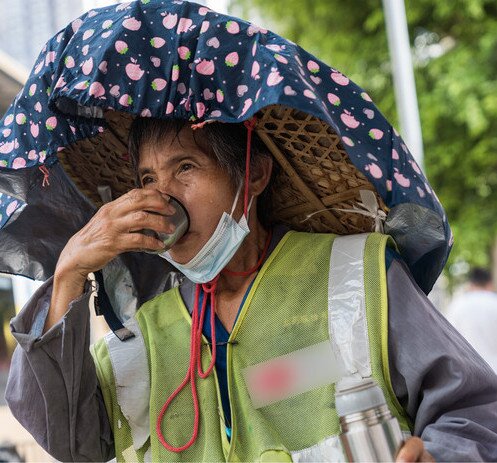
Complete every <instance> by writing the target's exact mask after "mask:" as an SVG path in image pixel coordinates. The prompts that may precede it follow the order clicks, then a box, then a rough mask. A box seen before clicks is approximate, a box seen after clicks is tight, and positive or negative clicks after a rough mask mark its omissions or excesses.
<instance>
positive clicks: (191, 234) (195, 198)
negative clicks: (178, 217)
mask: <svg viewBox="0 0 497 463" xmlns="http://www.w3.org/2000/svg"><path fill="white" fill-rule="evenodd" d="M200 137H201V131H199V133H198V134H197V138H198V139H199V138H200ZM155 145H156V146H155ZM138 178H139V179H140V183H141V186H142V187H143V188H152V189H156V190H158V191H160V192H161V193H164V194H168V195H171V196H174V197H175V198H177V199H178V200H179V201H180V202H181V203H182V204H183V205H184V206H185V208H186V210H187V211H188V214H189V216H190V228H189V231H188V233H187V234H186V235H185V236H184V237H183V238H181V239H180V240H179V241H178V242H177V243H176V244H175V245H174V246H173V247H172V248H171V249H170V250H169V253H170V254H171V257H172V258H173V259H174V260H175V261H176V262H178V263H181V264H184V263H186V262H188V261H189V260H191V259H192V258H193V257H194V256H195V255H196V254H197V253H198V252H199V251H200V249H201V248H202V247H203V245H204V244H205V243H206V242H207V240H208V239H209V238H210V237H211V235H212V234H213V233H214V230H215V229H216V227H217V224H218V222H219V219H220V218H221V216H222V214H223V212H228V213H229V212H230V211H231V207H232V205H233V201H234V198H235V195H236V191H235V188H234V187H233V185H232V182H231V179H230V177H229V175H228V173H227V172H226V171H225V170H223V169H222V168H221V167H220V166H219V165H218V163H217V161H216V160H215V158H213V157H212V156H210V155H209V154H208V152H207V147H205V148H201V147H200V146H199V145H198V144H197V143H196V142H195V139H194V137H193V131H192V129H191V128H190V127H189V126H187V125H185V127H184V128H183V129H182V130H181V132H180V133H179V135H178V136H176V135H175V133H172V134H171V135H170V136H168V137H167V138H166V139H165V140H164V141H163V142H162V143H158V144H153V143H149V144H147V143H146V144H144V145H142V146H141V148H140V158H139V162H138ZM241 203H242V200H239V201H238V204H237V208H236V210H235V214H234V215H235V218H236V219H238V218H239V217H240V216H241V213H242V204H241Z"/></svg>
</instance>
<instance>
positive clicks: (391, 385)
mask: <svg viewBox="0 0 497 463" xmlns="http://www.w3.org/2000/svg"><path fill="white" fill-rule="evenodd" d="M129 140H130V142H129V148H130V152H131V155H132V157H133V160H134V165H135V168H136V176H137V180H138V183H139V187H138V188H137V189H134V190H132V191H130V192H129V193H127V194H125V195H123V196H121V197H120V198H119V199H116V200H114V201H112V202H110V203H108V204H106V205H105V206H103V207H102V208H101V209H100V210H99V211H98V212H97V213H96V214H95V216H94V217H93V218H92V219H91V220H90V221H89V222H88V224H87V225H86V226H85V227H84V228H82V229H81V230H80V231H79V232H78V233H76V234H75V235H74V236H73V237H72V238H71V239H70V240H69V242H68V243H67V245H66V247H65V248H64V250H63V252H62V253H61V255H60V258H59V260H58V264H57V267H56V271H55V275H54V278H53V280H50V281H48V282H47V283H46V284H45V285H44V287H42V288H41V289H40V290H39V292H38V293H37V295H35V297H34V299H33V300H32V301H31V302H30V304H28V306H27V307H26V308H25V309H24V310H23V312H22V313H21V314H20V315H19V316H18V317H17V318H16V319H15V320H14V321H13V324H12V326H13V330H14V335H15V336H16V338H17V339H18V341H19V343H20V347H18V348H17V350H16V353H15V359H14V363H13V368H12V371H11V377H10V382H9V387H8V391H7V400H8V402H9V405H10V407H11V408H12V410H13V412H14V413H15V415H16V416H17V417H18V419H19V420H20V421H21V422H22V423H23V424H24V425H25V426H26V427H28V429H30V431H31V432H32V433H33V434H34V436H35V437H36V439H37V440H38V442H40V443H41V444H42V445H43V446H44V447H45V448H46V449H47V450H48V451H49V452H50V453H51V454H53V455H54V456H55V457H56V458H57V459H59V460H63V461H83V460H84V461H103V460H108V459H110V458H112V457H113V456H114V455H115V456H117V459H118V461H201V460H202V461H231V460H239V461H255V460H260V461H292V460H293V461H305V458H306V457H305V455H309V453H308V449H310V448H313V449H314V450H318V452H317V453H314V454H313V455H314V457H313V458H329V457H330V455H331V458H337V459H340V458H341V457H340V453H334V452H339V444H338V440H337V438H336V435H337V434H338V432H339V425H338V419H337V416H336V412H335V410H334V405H333V394H334V383H336V382H337V381H339V380H340V375H338V376H337V373H336V371H331V372H330V375H329V376H327V378H328V379H329V380H328V381H327V382H325V383H323V382H319V381H322V380H320V379H319V378H317V376H319V375H317V374H316V372H315V371H314V370H315V369H314V370H313V369H312V368H311V369H309V368H308V369H302V366H298V365H297V363H292V361H290V362H289V364H290V365H294V368H293V370H292V368H290V371H284V372H282V371H281V363H278V359H282V358H283V357H285V358H286V359H288V358H293V357H292V355H293V354H294V353H296V352H299V351H301V350H302V349H308V348H309V346H310V347H311V350H309V351H306V352H308V353H309V355H310V357H309V358H310V359H316V361H319V355H318V351H317V350H312V346H318V345H320V343H322V342H323V341H326V340H327V339H328V336H329V331H328V326H327V320H328V303H327V300H328V282H329V281H330V282H331V283H330V284H337V283H335V281H336V280H329V275H330V274H332V267H333V262H334V259H335V258H334V254H333V252H334V251H333V248H334V247H335V243H336V242H337V240H339V238H335V236H334V235H331V234H310V233H297V232H294V231H291V230H289V229H287V228H285V227H283V226H281V225H277V224H274V223H272V222H271V216H270V214H268V212H269V209H268V204H270V199H269V198H270V195H271V187H272V182H271V176H272V169H273V162H272V157H271V155H270V154H269V153H268V152H267V151H266V149H265V147H264V145H263V144H262V143H261V142H260V141H259V140H258V138H257V137H256V136H255V134H252V130H251V127H250V124H249V125H248V129H247V127H245V126H244V125H243V124H219V123H213V124H208V125H206V126H204V127H203V128H199V129H196V130H193V128H192V126H191V125H190V124H189V123H186V122H177V121H161V120H158V119H141V118H137V119H136V120H135V121H134V123H133V125H132V128H131V132H130V138H129ZM170 197H174V198H176V199H177V200H178V201H179V202H180V203H181V204H182V205H183V206H184V208H185V209H186V211H187V212H188V215H189V218H190V226H189V229H188V232H187V233H186V234H185V235H184V236H183V237H182V238H181V239H180V240H179V241H177V242H176V243H175V244H174V245H173V246H172V247H171V249H169V250H168V251H167V252H165V250H164V249H163V247H164V244H163V242H162V241H160V240H158V239H157V238H156V237H153V236H150V234H144V233H142V231H143V230H144V229H151V230H153V231H155V232H156V233H172V232H173V231H174V227H173V226H172V225H171V223H170V217H171V215H172V214H173V213H174V212H175V210H174V208H173V207H172V206H171V204H170V202H169V198H170ZM364 246H365V248H364V255H365V267H366V269H365V288H364V289H365V294H366V300H367V303H366V309H365V310H366V312H367V313H366V319H367V325H368V327H367V328H368V329H369V333H370V337H369V340H368V338H365V339H366V352H367V353H368V356H369V357H370V359H369V361H370V365H368V366H369V368H370V369H371V372H372V375H373V377H374V378H375V379H376V380H377V381H378V383H379V384H380V385H381V386H382V388H383V389H384V391H385V393H386V396H387V402H388V404H389V405H390V408H391V410H392V412H393V413H394V415H396V416H397V418H398V419H399V421H400V423H401V426H402V427H403V429H404V430H409V429H410V430H411V431H412V433H413V434H414V435H415V436H419V437H413V438H410V439H408V440H407V441H406V443H405V445H404V446H403V447H402V450H401V451H400V453H399V454H398V456H397V461H430V460H433V458H434V457H435V458H436V459H439V460H442V461H446V460H458V459H460V460H480V459H483V460H487V459H488V460H495V459H496V458H497V434H496V433H497V426H496V421H495V416H496V413H497V411H496V402H495V391H496V390H497V378H496V377H495V375H493V374H492V373H491V372H490V370H489V368H488V366H487V365H485V364H484V363H482V362H481V361H480V360H479V359H478V358H477V357H476V355H475V353H474V352H473V351H472V349H471V348H470V347H469V346H468V345H467V343H465V342H464V341H463V339H462V338H461V337H460V336H459V335H458V334H457V333H456V332H455V331H454V330H453V329H451V327H450V326H449V325H448V323H446V322H445V320H444V319H443V317H442V316H441V315H440V314H439V313H438V312H437V311H436V310H434V309H433V307H432V306H431V304H430V302H429V301H428V299H427V298H426V297H425V296H424V294H423V293H422V292H421V291H420V290H419V288H418V287H417V285H416V284H415V283H414V281H413V279H412V277H411V276H410V274H409V271H408V270H407V268H406V266H405V265H404V264H403V263H402V261H401V259H400V257H399V255H398V254H397V253H396V252H395V251H393V250H392V249H390V247H389V246H387V240H386V238H383V237H382V236H381V235H375V234H373V235H371V236H370V237H369V238H368V239H367V241H366V243H365V245H364ZM137 249H141V250H143V249H145V250H149V251H155V252H158V253H160V254H161V255H162V256H163V257H165V258H166V259H167V260H168V261H169V262H171V263H172V264H173V265H175V266H176V267H177V268H178V269H179V270H181V271H182V273H183V274H184V275H185V277H186V278H184V279H183V281H182V283H181V285H180V286H179V288H174V289H171V290H169V291H167V292H165V293H163V294H160V295H158V296H157V297H155V298H154V299H152V300H150V301H148V302H147V303H145V304H144V305H143V306H142V307H141V308H140V310H139V311H138V312H137V314H136V316H135V317H134V318H133V319H132V320H130V322H129V323H128V324H127V326H128V327H129V329H130V330H131V331H133V332H134V333H135V338H134V339H133V340H132V341H131V342H130V341H126V342H120V341H118V340H117V338H114V341H110V342H104V341H101V342H99V343H97V345H96V346H94V347H93V349H92V354H93V359H92V358H91V356H90V353H89V351H88V343H89V340H88V337H89V332H88V318H89V315H88V313H89V311H88V305H89V301H90V299H91V291H90V289H89V287H88V286H89V285H88V283H87V276H88V274H89V273H91V272H95V271H97V270H99V269H101V268H103V267H104V266H105V265H106V264H107V263H108V262H109V261H111V260H112V259H113V258H115V257H116V256H118V255H119V254H121V253H123V252H126V251H131V250H137ZM304 269H305V271H304ZM385 270H386V278H384V279H382V278H381V274H382V272H385ZM333 275H335V274H333ZM382 291H383V294H384V296H385V297H386V299H385V304H387V306H388V311H386V307H385V306H384V305H382V304H381V303H380V302H374V301H375V300H378V301H379V300H380V299H381V296H380V294H381V293H382ZM380 312H382V313H384V314H387V317H385V319H384V320H383V322H381V321H379V316H378V314H379V313H380ZM296 315H297V316H296ZM382 323H383V325H382ZM382 330H383V332H385V333H386V332H388V336H387V337H383V338H382V339H381V340H380V339H379V338H380V336H379V334H377V335H376V337H375V336H374V335H373V336H372V334H374V333H380V332H382ZM41 331H43V333H42V332H41ZM111 336H113V335H111ZM359 341H361V340H359ZM367 343H369V346H368V344H367ZM289 355H290V357H288V356H289ZM329 363H330V364H331V363H332V362H329ZM278 368H279V370H278ZM319 369H322V370H323V371H326V372H327V370H328V369H331V367H329V365H328V363H327V362H324V363H321V367H320V368H319ZM274 371H277V372H278V373H277V374H271V373H272V372H274ZM313 375H315V376H316V378H314V377H313ZM333 375H335V376H333ZM304 376H305V381H303V377H304ZM321 377H322V375H321ZM302 383H305V384H304V385H303V386H302ZM21 391H22V394H21ZM26 401H28V402H29V404H30V405H29V406H27V402H26ZM320 448H321V449H322V452H323V453H319V449H320ZM324 449H327V452H328V453H327V457H325V456H324V455H325V453H324V451H325V450H324ZM306 452H307V453H306ZM330 452H331V453H330ZM316 455H322V457H319V456H316ZM307 458H309V457H307Z"/></svg>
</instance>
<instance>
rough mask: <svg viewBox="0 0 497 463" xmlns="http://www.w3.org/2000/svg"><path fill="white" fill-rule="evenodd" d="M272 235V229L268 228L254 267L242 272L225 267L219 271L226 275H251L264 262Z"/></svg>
mask: <svg viewBox="0 0 497 463" xmlns="http://www.w3.org/2000/svg"><path fill="white" fill-rule="evenodd" d="M272 236H273V231H272V230H269V233H268V234H267V238H266V244H265V245H264V249H263V251H262V254H261V256H260V257H259V260H258V261H257V264H255V266H254V267H252V268H250V269H248V270H245V271H242V272H235V271H234V270H228V269H227V268H225V269H223V270H222V272H221V273H224V274H226V275H232V276H235V277H246V276H248V275H252V273H254V272H256V271H257V270H258V269H259V268H260V266H261V265H262V263H263V262H264V259H265V258H266V255H267V250H268V249H269V245H270V244H271V238H272Z"/></svg>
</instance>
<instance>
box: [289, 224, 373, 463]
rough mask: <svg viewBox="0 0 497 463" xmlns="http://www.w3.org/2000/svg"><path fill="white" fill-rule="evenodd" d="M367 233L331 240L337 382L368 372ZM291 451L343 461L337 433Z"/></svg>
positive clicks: (309, 458) (305, 457) (300, 458)
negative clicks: (341, 373)
mask: <svg viewBox="0 0 497 463" xmlns="http://www.w3.org/2000/svg"><path fill="white" fill-rule="evenodd" d="M367 237H368V234H367V233H364V234H360V235H349V236H338V237H336V238H335V240H334V241H333V247H332V249H331V256H330V271H329V275H328V330H329V334H330V343H331V345H332V348H333V351H334V352H335V356H336V357H337V358H341V359H342V361H343V364H344V367H345V369H346V371H347V376H345V377H344V378H342V379H341V380H340V381H339V382H338V384H340V383H343V382H345V381H353V380H354V379H360V378H365V377H368V376H371V360H370V354H369V336H368V326H367V318H366V293H365V289H364V250H365V246H366V240H367ZM291 453H292V460H293V461H294V462H299V463H303V462H316V461H320V462H321V461H323V462H328V461H329V462H342V461H346V460H345V456H344V454H343V451H342V445H341V443H340V438H339V436H330V437H327V438H326V439H324V440H323V441H322V442H319V443H318V444H316V445H313V446H312V447H308V448H305V449H302V450H297V451H294V452H291Z"/></svg>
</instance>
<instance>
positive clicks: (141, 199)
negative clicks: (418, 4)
mask: <svg viewBox="0 0 497 463" xmlns="http://www.w3.org/2000/svg"><path fill="white" fill-rule="evenodd" d="M109 207H110V208H111V212H112V213H113V215H115V216H120V215H125V214H128V213H130V212H134V211H145V210H147V211H153V212H157V213H159V214H162V215H172V214H174V212H175V209H174V207H173V206H172V205H171V204H169V196H167V195H164V194H162V193H160V192H159V191H157V190H145V189H142V188H136V189H134V190H131V191H129V192H128V193H126V194H124V195H122V196H121V197H119V198H118V199H116V200H115V201H112V202H111V203H107V204H106V205H105V206H103V207H102V208H101V209H104V208H109Z"/></svg>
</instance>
